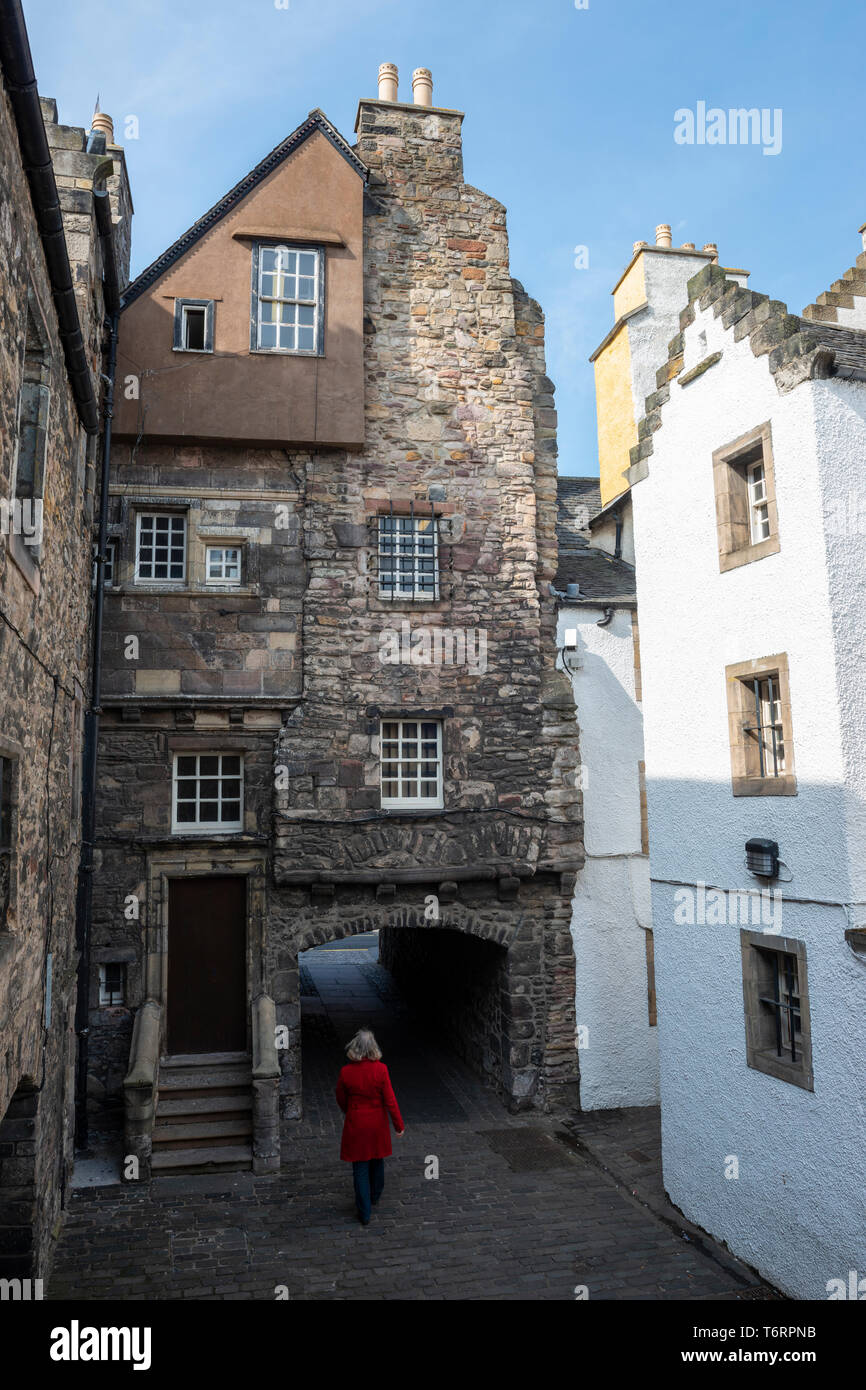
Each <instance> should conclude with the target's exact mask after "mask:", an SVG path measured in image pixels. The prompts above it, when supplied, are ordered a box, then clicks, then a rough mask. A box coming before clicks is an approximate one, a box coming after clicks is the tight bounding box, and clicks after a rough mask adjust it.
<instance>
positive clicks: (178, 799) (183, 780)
mask: <svg viewBox="0 0 866 1390" xmlns="http://www.w3.org/2000/svg"><path fill="white" fill-rule="evenodd" d="M242 827H243V758H241V757H240V755H239V754H237V753H178V754H177V755H176V757H175V760H174V829H175V830H191V829H201V828H206V829H214V830H240V829H242Z"/></svg>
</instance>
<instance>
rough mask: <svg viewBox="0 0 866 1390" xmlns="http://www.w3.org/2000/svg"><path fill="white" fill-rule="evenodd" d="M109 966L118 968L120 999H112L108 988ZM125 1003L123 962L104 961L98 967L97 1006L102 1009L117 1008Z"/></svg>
mask: <svg viewBox="0 0 866 1390" xmlns="http://www.w3.org/2000/svg"><path fill="white" fill-rule="evenodd" d="M110 966H118V967H119V968H120V995H121V997H120V999H119V1000H117V999H112V998H111V994H112V993H113V991H110V990H109V988H108V970H109V967H110ZM125 1003H126V971H125V969H124V962H123V961H119V960H109V961H104V962H103V963H102V964H101V965H100V967H99V1006H100V1008H103V1009H119V1008H122V1007H123V1005H124V1004H125Z"/></svg>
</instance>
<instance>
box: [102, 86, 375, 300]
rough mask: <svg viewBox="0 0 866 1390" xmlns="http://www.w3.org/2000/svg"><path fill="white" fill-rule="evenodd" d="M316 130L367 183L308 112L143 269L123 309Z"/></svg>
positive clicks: (345, 149)
mask: <svg viewBox="0 0 866 1390" xmlns="http://www.w3.org/2000/svg"><path fill="white" fill-rule="evenodd" d="M317 130H318V131H320V132H321V134H322V135H324V137H325V139H326V140H329V141H330V143H331V144H332V145H333V146H334V149H335V150H337V152H338V153H339V154H341V155H342V156H343V158H344V159H345V160H346V163H347V164H350V165H351V166H352V168H353V169H354V170H355V172H356V173H357V174H358V175H359V176H360V177H361V178H362V179H364V180H366V178H367V167H366V165H365V164H363V163H362V162H361V160H360V159H359V158H358V156H357V155H356V153H355V151H354V150H353V149H352V147H351V145H349V144H347V142H346V141H345V140H344V139H343V137H342V135H341V134H340V132H339V131H338V130H337V128H336V126H333V125H331V122H330V121H329V120H328V118H327V116H326V115H325V113H324V111H319V110H318V109H316V110H315V111H311V112H310V114H309V116H308V117H307V119H306V120H305V121H302V123H301V124H300V125H299V126H298V128H297V130H293V131H292V133H291V135H288V136H287V137H286V139H285V140H283V141H281V143H280V144H279V145H277V147H276V148H275V149H273V150H271V152H270V154H267V155H265V157H264V159H263V160H262V161H261V162H260V163H259V164H257V165H256V167H255V168H254V169H251V170H250V172H249V173H248V174H246V175H245V176H244V178H242V179H241V181H240V183H236V184H235V186H234V188H232V189H229V191H228V193H226V194H225V196H224V197H222V198H220V200H219V202H218V203H214V205H213V207H212V208H211V209H210V210H209V211H208V212H206V213H205V214H204V216H203V217H200V218H199V219H198V221H197V222H194V223H193V225H192V226H191V227H190V228H189V230H188V231H186V232H184V234H183V236H180V237H178V239H177V241H175V242H173V243H172V245H171V246H169V247H168V249H167V250H166V251H163V253H162V255H161V256H158V257H157V259H156V260H155V261H153V262H152V264H151V265H149V266H148V267H147V269H146V270H143V271H142V272H141V274H140V275H138V276H137V277H136V278H135V279H134V280H133V281H131V283H130V284H129V285H127V287H126V289H125V290H124V292H123V297H122V301H121V307H122V308H124V309H125V308H126V307H127V305H129V304H131V303H132V301H133V300H134V299H137V298H138V297H139V295H141V294H144V292H145V290H148V289H150V287H151V285H152V284H153V283H154V282H155V281H156V280H158V279H159V277H160V276H161V275H163V274H164V273H165V271H166V270H168V268H169V266H171V265H173V264H174V262H175V261H176V260H178V259H179V258H180V257H181V256H182V255H183V254H184V252H186V251H188V250H189V248H190V247H191V246H194V245H195V243H196V242H197V241H200V240H201V238H202V237H203V236H204V235H205V233H206V232H209V231H210V229H211V227H213V226H215V224H216V223H217V222H219V220H220V218H222V217H225V215H226V213H227V212H231V210H232V208H234V207H237V205H238V203H240V202H242V201H243V199H244V198H246V196H247V194H248V193H251V192H252V191H253V189H254V188H256V187H257V186H258V185H259V184H260V183H261V182H262V181H263V180H264V179H266V178H267V177H268V175H269V174H271V173H273V171H274V169H276V168H277V167H278V165H280V164H282V162H283V160H284V159H288V157H289V155H290V154H293V153H294V151H295V150H297V149H298V148H299V147H300V146H301V145H303V143H304V141H305V140H307V139H309V137H310V136H311V135H313V134H315V132H316V131H317Z"/></svg>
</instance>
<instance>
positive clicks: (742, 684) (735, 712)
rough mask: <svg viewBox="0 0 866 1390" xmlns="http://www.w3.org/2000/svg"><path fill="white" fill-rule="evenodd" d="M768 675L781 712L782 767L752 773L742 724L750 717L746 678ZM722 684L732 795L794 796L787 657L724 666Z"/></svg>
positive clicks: (769, 657) (752, 706)
mask: <svg viewBox="0 0 866 1390" xmlns="http://www.w3.org/2000/svg"><path fill="white" fill-rule="evenodd" d="M768 675H772V676H775V677H776V679H777V681H778V684H779V702H780V705H781V714H782V738H783V741H784V745H785V762H786V764H787V768H786V770H785V771H784V772H783V773H781V774H780V775H779V776H778V777H760V776H757V777H756V776H754V775H752V774H751V773H750V771H749V756H748V754H749V750H748V748H747V744H746V739H747V738H748V735H747V734H745V733H744V732H743V725H744V724H745V723H751V722H752V720H753V718H754V704H753V703H752V704H751V706H750V705H749V701H750V700H751V698H752V697H751V687H750V686H747V685H746V680H747V679H748V680H750V681H751V680H753V679H755V678H756V677H757V678H758V679H760V678H762V677H765V676H768ZM725 688H726V693H727V701H728V739H729V743H730V749H731V791H732V793H733V795H734V796H796V795H797V776H796V772H795V765H794V738H793V725H792V720H791V691H790V683H789V679H788V657H787V654H786V653H784V652H781V653H779V654H777V655H776V656H764V657H755V658H754V659H752V660H751V661H739V662H736V663H734V664H733V665H731V666H726V667H725Z"/></svg>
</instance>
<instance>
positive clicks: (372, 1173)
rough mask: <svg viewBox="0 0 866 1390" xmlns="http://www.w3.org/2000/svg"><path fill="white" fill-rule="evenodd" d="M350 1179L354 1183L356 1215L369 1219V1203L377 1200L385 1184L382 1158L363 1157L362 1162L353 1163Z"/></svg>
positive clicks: (363, 1219)
mask: <svg viewBox="0 0 866 1390" xmlns="http://www.w3.org/2000/svg"><path fill="white" fill-rule="evenodd" d="M352 1181H353V1182H354V1184H355V1205H356V1206H357V1208H358V1215H359V1216H360V1218H361V1220H362V1221H369V1220H370V1205H371V1203H372V1202H378V1200H379V1198H380V1197H381V1196H382V1190H383V1188H384V1186H385V1160H384V1158H371V1159H364V1161H363V1162H362V1163H353V1164H352Z"/></svg>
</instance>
